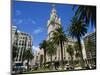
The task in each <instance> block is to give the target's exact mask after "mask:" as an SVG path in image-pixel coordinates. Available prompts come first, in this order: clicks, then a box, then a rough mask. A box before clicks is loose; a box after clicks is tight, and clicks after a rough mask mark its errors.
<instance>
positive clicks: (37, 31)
mask: <svg viewBox="0 0 100 75" xmlns="http://www.w3.org/2000/svg"><path fill="white" fill-rule="evenodd" d="M42 32H43V29H42V28H37V29H35V30H34V31H33V34H39V33H42Z"/></svg>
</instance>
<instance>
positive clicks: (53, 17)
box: [46, 5, 75, 62]
mask: <svg viewBox="0 0 100 75" xmlns="http://www.w3.org/2000/svg"><path fill="white" fill-rule="evenodd" d="M47 26H48V37H47V40H49V39H50V37H52V36H53V35H52V31H55V30H56V29H57V28H59V27H60V26H61V19H60V18H59V17H58V15H57V11H56V9H55V5H53V8H52V10H51V14H50V19H49V20H48V23H47ZM68 39H69V42H64V45H63V59H64V61H69V60H70V55H69V54H68V53H67V50H66V48H67V45H68V44H70V45H73V43H74V42H75V41H74V40H72V39H71V38H68ZM46 57H47V58H46V61H47V62H50V57H49V56H48V55H47V56H46ZM52 60H53V61H61V48H60V46H58V47H57V51H56V54H55V55H53V57H52Z"/></svg>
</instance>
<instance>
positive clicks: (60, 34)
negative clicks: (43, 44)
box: [50, 27, 67, 66]
mask: <svg viewBox="0 0 100 75" xmlns="http://www.w3.org/2000/svg"><path fill="white" fill-rule="evenodd" d="M52 34H53V35H52V37H51V38H50V39H51V40H52V41H53V42H54V44H56V45H58V46H59V45H60V47H61V61H62V62H61V65H62V66H63V63H64V62H63V44H64V42H65V41H67V38H66V35H65V33H64V31H63V29H62V27H60V28H57V29H56V30H55V31H53V32H52Z"/></svg>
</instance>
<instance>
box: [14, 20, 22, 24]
mask: <svg viewBox="0 0 100 75" xmlns="http://www.w3.org/2000/svg"><path fill="white" fill-rule="evenodd" d="M13 22H14V24H17V25H19V24H21V23H23V19H14V20H13Z"/></svg>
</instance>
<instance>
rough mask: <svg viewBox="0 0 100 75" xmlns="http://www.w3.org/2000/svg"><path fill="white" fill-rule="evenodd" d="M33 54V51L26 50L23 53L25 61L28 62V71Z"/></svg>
mask: <svg viewBox="0 0 100 75" xmlns="http://www.w3.org/2000/svg"><path fill="white" fill-rule="evenodd" d="M33 57H34V56H33V54H32V51H31V49H28V50H25V51H24V53H23V60H27V70H29V61H30V60H32V59H33Z"/></svg>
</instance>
